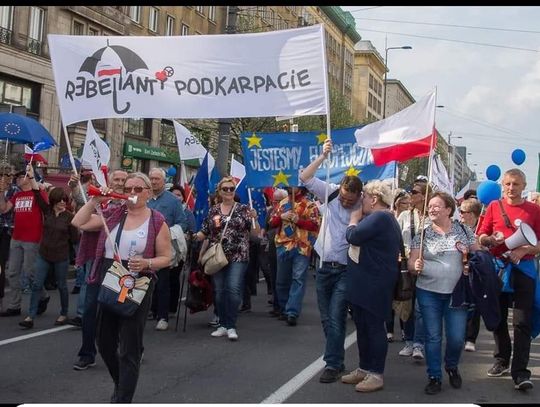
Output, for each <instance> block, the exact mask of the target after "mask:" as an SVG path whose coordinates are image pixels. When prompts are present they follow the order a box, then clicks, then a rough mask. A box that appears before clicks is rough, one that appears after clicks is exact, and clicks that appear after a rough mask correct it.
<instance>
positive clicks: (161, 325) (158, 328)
mask: <svg viewBox="0 0 540 407" xmlns="http://www.w3.org/2000/svg"><path fill="white" fill-rule="evenodd" d="M167 329H169V323H168V322H167V321H165V320H164V319H163V318H161V319H160V320H159V321H158V323H157V325H156V331H166V330H167Z"/></svg>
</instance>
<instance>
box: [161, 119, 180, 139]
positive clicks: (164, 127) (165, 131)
mask: <svg viewBox="0 0 540 407" xmlns="http://www.w3.org/2000/svg"><path fill="white" fill-rule="evenodd" d="M159 139H160V140H161V143H162V144H176V132H175V131H174V127H173V124H172V122H171V121H170V120H161V126H160V129H159Z"/></svg>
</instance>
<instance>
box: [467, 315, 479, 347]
mask: <svg viewBox="0 0 540 407" xmlns="http://www.w3.org/2000/svg"><path fill="white" fill-rule="evenodd" d="M479 332H480V312H479V311H478V309H475V310H474V311H473V313H472V315H471V316H470V317H469V318H468V319H467V336H466V339H465V340H466V341H467V342H472V343H476V338H478V333H479Z"/></svg>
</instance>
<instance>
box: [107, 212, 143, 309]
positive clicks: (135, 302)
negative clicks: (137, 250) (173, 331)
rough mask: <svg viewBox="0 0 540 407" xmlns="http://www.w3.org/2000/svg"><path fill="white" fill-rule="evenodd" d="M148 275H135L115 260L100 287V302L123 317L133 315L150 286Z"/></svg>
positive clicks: (118, 242) (120, 227) (120, 232)
mask: <svg viewBox="0 0 540 407" xmlns="http://www.w3.org/2000/svg"><path fill="white" fill-rule="evenodd" d="M126 217H127V215H125V216H123V217H122V219H121V220H120V224H119V226H118V231H117V232H116V247H118V246H119V245H120V235H121V234H122V229H123V228H124V222H125V221H126ZM150 281H151V280H150V279H149V278H148V277H145V276H142V277H137V278H136V277H134V276H132V275H131V273H130V272H129V270H127V269H126V268H125V267H124V266H123V265H122V263H121V262H119V261H117V260H115V261H114V262H113V264H112V265H111V267H109V269H108V270H107V272H106V273H105V277H104V279H103V282H102V283H101V286H100V287H99V293H98V303H99V304H100V306H101V307H103V308H105V309H107V310H108V311H111V312H113V313H114V314H116V315H118V316H121V317H131V316H133V315H134V314H135V312H137V309H139V306H140V305H141V303H142V302H143V300H144V298H145V296H146V293H147V291H148V288H149V286H150Z"/></svg>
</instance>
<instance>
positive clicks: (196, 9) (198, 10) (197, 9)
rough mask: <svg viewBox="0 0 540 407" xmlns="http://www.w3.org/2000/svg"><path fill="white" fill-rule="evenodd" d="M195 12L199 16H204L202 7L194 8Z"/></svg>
mask: <svg viewBox="0 0 540 407" xmlns="http://www.w3.org/2000/svg"><path fill="white" fill-rule="evenodd" d="M195 11H196V12H197V13H200V14H204V6H195Z"/></svg>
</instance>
